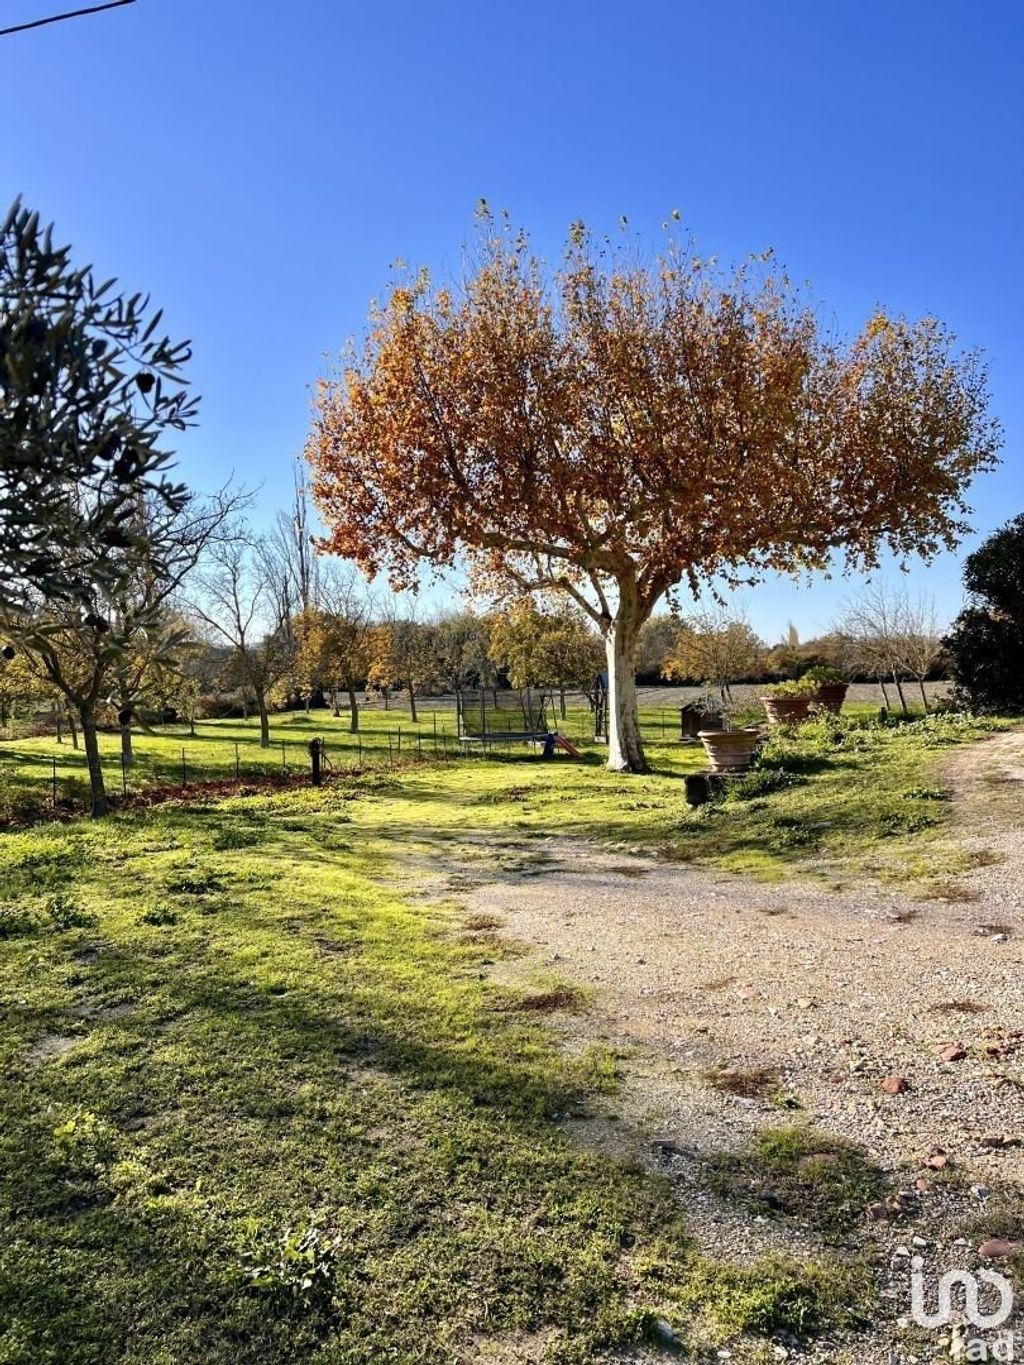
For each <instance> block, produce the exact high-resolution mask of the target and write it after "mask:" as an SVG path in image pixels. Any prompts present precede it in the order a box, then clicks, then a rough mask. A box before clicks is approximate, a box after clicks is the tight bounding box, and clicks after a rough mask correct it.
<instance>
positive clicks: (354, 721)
mask: <svg viewBox="0 0 1024 1365" xmlns="http://www.w3.org/2000/svg"><path fill="white" fill-rule="evenodd" d="M346 687H347V688H348V732H349V734H350V735H358V733H359V701H358V699H357V698H356V689H355V687H353V685H352V683H351V682H348V683H346Z"/></svg>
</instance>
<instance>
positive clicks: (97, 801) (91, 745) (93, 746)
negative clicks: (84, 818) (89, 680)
mask: <svg viewBox="0 0 1024 1365" xmlns="http://www.w3.org/2000/svg"><path fill="white" fill-rule="evenodd" d="M79 715H80V717H81V721H82V739H83V741H84V742H85V757H86V762H87V763H88V765H89V790H90V793H91V795H92V815H93V817H94V819H99V817H100V816H102V815H106V813H107V789H106V787H105V785H104V782H103V765H102V764H101V762H100V743H99V736H98V735H97V733H96V713H95V711H94V710H93V705H92V703H91V702H89V703H86V704H84V705H81V706H80V707H79Z"/></svg>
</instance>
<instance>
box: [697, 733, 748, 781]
mask: <svg viewBox="0 0 1024 1365" xmlns="http://www.w3.org/2000/svg"><path fill="white" fill-rule="evenodd" d="M697 738H698V739H699V740H700V742H701V744H703V745H704V749H705V752H706V753H707V756H708V758H710V760H711V771H712V772H715V773H745V772H746V771H747V769H748V768H749V767H750V764H751V760H752V759H753V757H754V754H755V753H756V752H757V746H758V744H759V743H760V741H761V736H760V734H759V733H758V731H757V730H755V729H753V728H751V729H748V730H701V732H700V734H699V735H698V736H697Z"/></svg>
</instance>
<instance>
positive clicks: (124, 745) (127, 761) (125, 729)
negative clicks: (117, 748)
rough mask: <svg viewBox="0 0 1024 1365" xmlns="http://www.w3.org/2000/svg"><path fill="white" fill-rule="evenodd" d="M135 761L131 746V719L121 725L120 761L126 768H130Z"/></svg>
mask: <svg viewBox="0 0 1024 1365" xmlns="http://www.w3.org/2000/svg"><path fill="white" fill-rule="evenodd" d="M134 762H135V750H134V749H133V748H132V725H131V721H129V722H128V724H127V725H122V726H121V763H122V764H123V765H124V767H126V768H130V767H131V766H132V764H133V763H134Z"/></svg>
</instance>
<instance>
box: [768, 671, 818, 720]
mask: <svg viewBox="0 0 1024 1365" xmlns="http://www.w3.org/2000/svg"><path fill="white" fill-rule="evenodd" d="M817 690H818V688H817V684H816V683H814V682H808V681H806V680H805V679H804V678H797V679H795V680H794V681H792V682H779V683H772V685H771V686H770V687H766V688H765V690H764V693H763V695H762V697H761V705H762V706H763V707H764V710H765V715H766V716H767V717H768V722H769V724H770V725H798V724H799V723H800V722H801V721H804V720H807V718H808V716H809V715H810V713H811V702H812V701H813V700H814V697H815V693H816V692H817Z"/></svg>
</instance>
